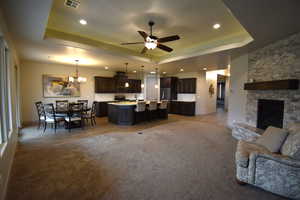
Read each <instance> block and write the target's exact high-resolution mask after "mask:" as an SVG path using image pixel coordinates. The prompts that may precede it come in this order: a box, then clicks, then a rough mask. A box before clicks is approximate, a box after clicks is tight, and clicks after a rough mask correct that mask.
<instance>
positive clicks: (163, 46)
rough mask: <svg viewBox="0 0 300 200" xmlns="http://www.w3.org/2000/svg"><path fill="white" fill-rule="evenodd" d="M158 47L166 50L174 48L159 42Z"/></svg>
mask: <svg viewBox="0 0 300 200" xmlns="http://www.w3.org/2000/svg"><path fill="white" fill-rule="evenodd" d="M157 48H159V49H161V50H164V51H167V52H171V51H173V49H172V48H170V47H168V46H166V45H163V44H158V45H157Z"/></svg>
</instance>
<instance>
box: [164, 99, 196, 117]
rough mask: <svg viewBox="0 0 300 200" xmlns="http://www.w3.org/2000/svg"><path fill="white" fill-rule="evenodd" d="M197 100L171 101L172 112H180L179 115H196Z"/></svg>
mask: <svg viewBox="0 0 300 200" xmlns="http://www.w3.org/2000/svg"><path fill="white" fill-rule="evenodd" d="M195 105H196V104H195V102H188V101H171V104H170V113H171V114H178V115H187V116H194V115H195V109H196V106H195Z"/></svg>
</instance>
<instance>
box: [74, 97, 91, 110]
mask: <svg viewBox="0 0 300 200" xmlns="http://www.w3.org/2000/svg"><path fill="white" fill-rule="evenodd" d="M77 103H83V108H84V109H86V108H88V105H89V100H82V99H80V100H77Z"/></svg>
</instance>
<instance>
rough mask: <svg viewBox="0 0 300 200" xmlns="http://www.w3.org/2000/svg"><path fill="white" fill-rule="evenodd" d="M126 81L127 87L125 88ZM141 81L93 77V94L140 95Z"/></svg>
mask: <svg viewBox="0 0 300 200" xmlns="http://www.w3.org/2000/svg"><path fill="white" fill-rule="evenodd" d="M126 81H128V83H129V87H125V83H126ZM141 92H142V88H141V80H137V79H128V80H127V79H115V78H110V77H95V93H141Z"/></svg>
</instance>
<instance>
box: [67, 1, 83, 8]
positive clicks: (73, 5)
mask: <svg viewBox="0 0 300 200" xmlns="http://www.w3.org/2000/svg"><path fill="white" fill-rule="evenodd" d="M65 5H66V6H67V7H70V8H78V7H79V5H80V1H79V0H66V1H65Z"/></svg>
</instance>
